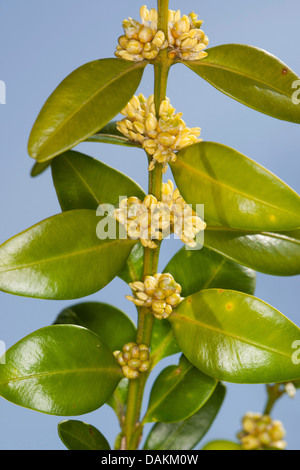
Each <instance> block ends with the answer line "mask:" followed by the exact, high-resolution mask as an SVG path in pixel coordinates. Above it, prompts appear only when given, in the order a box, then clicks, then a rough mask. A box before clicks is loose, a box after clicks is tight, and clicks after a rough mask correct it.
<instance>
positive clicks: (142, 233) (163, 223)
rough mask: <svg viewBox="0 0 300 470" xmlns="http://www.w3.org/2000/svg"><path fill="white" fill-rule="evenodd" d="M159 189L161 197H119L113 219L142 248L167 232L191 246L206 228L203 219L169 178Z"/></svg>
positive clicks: (148, 245)
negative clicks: (140, 244)
mask: <svg viewBox="0 0 300 470" xmlns="http://www.w3.org/2000/svg"><path fill="white" fill-rule="evenodd" d="M161 191H162V200H161V201H157V199H156V198H155V197H154V196H152V195H151V194H148V196H146V197H145V198H144V200H143V201H141V200H140V199H138V198H137V197H130V198H126V199H123V200H122V201H121V203H120V205H119V207H118V208H117V209H115V211H114V214H113V215H114V217H115V219H116V220H118V222H119V223H120V224H122V225H123V226H124V227H125V229H126V231H127V233H128V235H129V237H130V238H132V239H136V240H138V239H139V240H140V241H141V243H142V245H143V246H144V247H146V248H152V249H154V248H157V244H156V242H155V240H157V241H161V240H163V238H165V237H167V236H168V235H170V234H171V233H175V234H176V235H177V236H178V237H179V238H180V239H181V241H182V242H183V243H185V244H187V245H188V246H190V247H195V246H196V241H195V238H196V235H197V233H199V232H200V231H201V230H204V229H205V228H206V224H205V222H203V220H202V219H201V218H200V217H199V216H198V215H197V213H196V212H195V211H194V210H193V209H192V208H191V207H190V206H189V205H188V204H186V202H185V200H184V199H183V198H182V196H181V195H180V193H179V191H178V189H175V190H174V185H173V183H172V181H171V180H168V182H167V183H163V184H162V188H161ZM139 301H140V302H142V300H141V299H139ZM141 305H142V303H141Z"/></svg>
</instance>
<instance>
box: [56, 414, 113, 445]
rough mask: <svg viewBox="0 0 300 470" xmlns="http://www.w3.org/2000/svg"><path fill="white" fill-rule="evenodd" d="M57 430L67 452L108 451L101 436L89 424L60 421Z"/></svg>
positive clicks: (75, 421) (105, 442)
mask: <svg viewBox="0 0 300 470" xmlns="http://www.w3.org/2000/svg"><path fill="white" fill-rule="evenodd" d="M57 430H58V435H59V437H60V439H61V441H62V442H63V443H64V445H65V446H66V447H67V449H69V450H110V446H109V443H108V442H107V440H106V439H105V437H104V436H103V434H101V432H100V431H99V430H98V429H97V428H95V426H92V425H91V424H87V423H84V422H82V421H77V420H73V419H72V420H71V419H69V420H65V421H61V422H60V423H59V424H58V426H57Z"/></svg>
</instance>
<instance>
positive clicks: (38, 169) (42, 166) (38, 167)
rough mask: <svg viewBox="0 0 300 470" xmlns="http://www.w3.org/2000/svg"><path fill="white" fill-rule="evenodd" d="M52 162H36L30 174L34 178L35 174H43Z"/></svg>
mask: <svg viewBox="0 0 300 470" xmlns="http://www.w3.org/2000/svg"><path fill="white" fill-rule="evenodd" d="M50 164H51V162H49V161H48V162H42V163H39V162H35V164H34V165H33V167H32V169H31V172H30V176H32V178H34V177H35V176H39V175H40V174H42V173H43V172H44V171H45V170H47V168H48V167H49V166H50Z"/></svg>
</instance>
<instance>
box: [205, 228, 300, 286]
mask: <svg viewBox="0 0 300 470" xmlns="http://www.w3.org/2000/svg"><path fill="white" fill-rule="evenodd" d="M204 244H205V245H206V246H209V247H211V248H213V249H214V250H217V251H218V252H220V253H222V254H224V255H225V256H227V257H228V258H230V259H231V260H234V261H237V262H238V263H241V264H243V265H245V266H248V267H249V268H252V269H255V271H259V272H262V273H265V274H271V275H275V276H294V275H296V274H300V230H294V231H291V232H281V233H271V232H269V233H268V232H246V231H240V230H235V229H230V228H227V227H218V226H216V227H212V226H209V225H208V226H207V228H206V230H205V235H204ZM214 287H217V286H214ZM222 287H226V286H222ZM235 290H239V289H235Z"/></svg>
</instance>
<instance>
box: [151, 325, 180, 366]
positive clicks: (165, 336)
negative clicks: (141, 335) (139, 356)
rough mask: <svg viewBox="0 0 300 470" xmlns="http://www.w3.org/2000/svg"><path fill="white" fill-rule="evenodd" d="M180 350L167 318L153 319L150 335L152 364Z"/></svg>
mask: <svg viewBox="0 0 300 470" xmlns="http://www.w3.org/2000/svg"><path fill="white" fill-rule="evenodd" d="M179 352H180V348H179V346H178V344H177V341H176V339H175V335H174V331H173V329H172V327H171V325H170V323H169V322H168V321H167V320H157V319H154V323H153V328H152V335H151V360H152V365H153V366H154V365H155V364H157V363H158V362H159V361H161V360H162V359H163V358H164V357H167V356H172V355H173V354H177V353H179Z"/></svg>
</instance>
